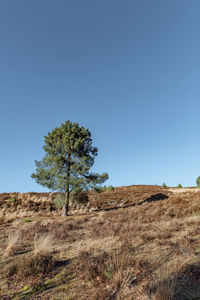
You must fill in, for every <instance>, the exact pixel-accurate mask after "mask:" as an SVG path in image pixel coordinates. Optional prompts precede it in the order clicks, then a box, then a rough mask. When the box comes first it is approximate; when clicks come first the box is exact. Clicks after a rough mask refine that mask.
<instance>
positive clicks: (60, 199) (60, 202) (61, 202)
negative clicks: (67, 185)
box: [54, 193, 67, 209]
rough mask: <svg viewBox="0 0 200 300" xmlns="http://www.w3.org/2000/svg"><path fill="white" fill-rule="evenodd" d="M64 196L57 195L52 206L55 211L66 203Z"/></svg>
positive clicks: (61, 194) (62, 194)
mask: <svg viewBox="0 0 200 300" xmlns="http://www.w3.org/2000/svg"><path fill="white" fill-rule="evenodd" d="M66 200H67V198H66V195H65V194H64V193H59V194H58V195H57V196H56V198H55V199H54V205H55V207H56V208H57V209H61V208H63V207H64V206H65V203H66Z"/></svg>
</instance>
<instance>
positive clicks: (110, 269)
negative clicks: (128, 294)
mask: <svg viewBox="0 0 200 300" xmlns="http://www.w3.org/2000/svg"><path fill="white" fill-rule="evenodd" d="M104 275H105V276H106V278H107V279H108V280H110V279H111V278H112V275H113V267H112V265H109V267H108V270H107V271H105V272H104Z"/></svg>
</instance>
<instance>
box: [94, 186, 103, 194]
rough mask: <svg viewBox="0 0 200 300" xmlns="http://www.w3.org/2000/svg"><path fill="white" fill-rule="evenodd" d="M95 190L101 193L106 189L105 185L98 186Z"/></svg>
mask: <svg viewBox="0 0 200 300" xmlns="http://www.w3.org/2000/svg"><path fill="white" fill-rule="evenodd" d="M94 190H95V192H96V193H99V194H100V193H102V192H104V191H105V187H101V186H97V187H95V188H94Z"/></svg>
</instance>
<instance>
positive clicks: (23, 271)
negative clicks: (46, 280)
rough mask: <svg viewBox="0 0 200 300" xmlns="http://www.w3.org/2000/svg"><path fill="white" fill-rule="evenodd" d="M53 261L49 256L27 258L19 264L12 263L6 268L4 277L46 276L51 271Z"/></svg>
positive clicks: (53, 264)
mask: <svg viewBox="0 0 200 300" xmlns="http://www.w3.org/2000/svg"><path fill="white" fill-rule="evenodd" d="M54 266H55V261H54V259H53V256H52V255H51V254H47V255H33V256H29V257H27V258H25V259H23V260H21V261H20V262H14V263H12V264H10V265H8V266H7V268H6V270H5V275H6V277H7V278H9V277H12V276H14V275H17V276H19V277H20V278H23V277H27V276H34V275H39V274H42V275H44V274H47V273H49V272H51V271H53V269H54Z"/></svg>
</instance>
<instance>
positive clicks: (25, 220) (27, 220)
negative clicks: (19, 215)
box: [24, 219, 32, 223]
mask: <svg viewBox="0 0 200 300" xmlns="http://www.w3.org/2000/svg"><path fill="white" fill-rule="evenodd" d="M30 222H32V221H31V219H24V223H30Z"/></svg>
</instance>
